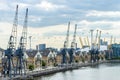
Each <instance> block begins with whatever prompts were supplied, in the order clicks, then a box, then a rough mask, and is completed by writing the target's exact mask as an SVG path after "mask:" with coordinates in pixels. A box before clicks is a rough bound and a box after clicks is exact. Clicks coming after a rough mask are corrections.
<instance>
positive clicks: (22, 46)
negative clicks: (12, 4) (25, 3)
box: [16, 8, 28, 75]
mask: <svg viewBox="0 0 120 80" xmlns="http://www.w3.org/2000/svg"><path fill="white" fill-rule="evenodd" d="M27 22H28V8H27V9H26V14H25V20H24V25H23V30H22V36H21V38H20V42H19V47H18V49H17V50H16V56H17V64H16V74H20V75H22V74H23V72H24V74H25V61H24V55H25V53H26V44H27ZM18 72H19V73H18Z"/></svg>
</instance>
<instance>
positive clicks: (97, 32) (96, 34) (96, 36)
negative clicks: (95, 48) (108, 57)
mask: <svg viewBox="0 0 120 80" xmlns="http://www.w3.org/2000/svg"><path fill="white" fill-rule="evenodd" d="M97 37H98V30H97V32H96V37H95V45H96V43H97Z"/></svg>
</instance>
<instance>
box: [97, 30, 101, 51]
mask: <svg viewBox="0 0 120 80" xmlns="http://www.w3.org/2000/svg"><path fill="white" fill-rule="evenodd" d="M100 38H101V31H100V32H99V39H98V49H100Z"/></svg>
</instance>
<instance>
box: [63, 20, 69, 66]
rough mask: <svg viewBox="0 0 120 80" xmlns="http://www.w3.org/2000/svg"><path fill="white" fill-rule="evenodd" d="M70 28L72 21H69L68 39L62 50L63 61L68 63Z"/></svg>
mask: <svg viewBox="0 0 120 80" xmlns="http://www.w3.org/2000/svg"><path fill="white" fill-rule="evenodd" d="M69 30H70V22H69V23H68V29H67V35H66V40H65V42H64V48H63V50H62V63H63V64H64V63H67V53H68V49H67V48H68V44H69Z"/></svg>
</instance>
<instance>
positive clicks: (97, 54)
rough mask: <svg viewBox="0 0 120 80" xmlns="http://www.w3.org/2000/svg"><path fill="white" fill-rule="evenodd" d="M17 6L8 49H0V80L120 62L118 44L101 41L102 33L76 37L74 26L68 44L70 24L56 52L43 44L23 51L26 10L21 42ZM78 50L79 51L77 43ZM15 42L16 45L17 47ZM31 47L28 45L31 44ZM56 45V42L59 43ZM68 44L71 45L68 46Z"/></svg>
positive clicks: (13, 79) (27, 12)
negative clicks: (61, 45) (18, 34)
mask: <svg viewBox="0 0 120 80" xmlns="http://www.w3.org/2000/svg"><path fill="white" fill-rule="evenodd" d="M18 10H19V7H18V5H17V6H16V11H15V17H14V21H13V27H12V32H11V35H10V36H9V41H8V42H6V43H8V45H6V46H7V49H5V50H4V49H1V50H0V54H1V58H0V59H1V60H0V62H1V66H0V73H1V75H0V79H2V80H17V79H18V80H19V79H21V80H24V79H33V78H34V77H36V76H37V77H38V76H43V75H48V74H53V73H57V72H63V71H67V70H73V69H78V68H79V67H86V66H92V65H99V64H101V63H102V64H104V63H109V62H112V61H113V62H116V61H117V62H119V59H120V44H118V43H116V41H115V39H114V37H113V36H110V38H109V42H108V41H107V40H106V39H105V38H103V37H101V35H102V30H93V29H91V30H89V32H90V33H89V34H90V36H88V35H87V36H84V37H83V35H81V36H78V35H77V34H78V33H77V29H78V25H77V23H76V24H75V25H74V33H73V35H72V36H73V37H72V41H70V39H69V38H70V36H71V35H70V27H71V22H68V25H66V27H67V30H66V34H65V40H64V42H63V43H60V44H63V47H61V48H60V49H59V50H58V49H57V48H56V47H54V48H52V47H48V48H46V44H44V43H43V44H40V45H36V46H37V47H36V49H32V48H31V45H32V44H29V45H30V49H27V48H26V45H27V39H28V38H29V39H30V40H31V37H32V36H30V35H29V37H28V33H27V32H28V28H29V27H28V21H29V20H28V17H29V9H28V8H27V9H26V12H25V18H24V23H23V29H22V34H21V37H20V39H19V38H17V32H18V31H19V30H18V14H19V13H18ZM76 39H79V44H80V46H81V47H78V42H77V40H76ZM17 40H19V43H18V45H17ZM30 43H31V41H30ZM58 43H59V42H58ZM69 43H70V44H69Z"/></svg>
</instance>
